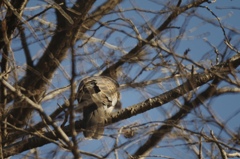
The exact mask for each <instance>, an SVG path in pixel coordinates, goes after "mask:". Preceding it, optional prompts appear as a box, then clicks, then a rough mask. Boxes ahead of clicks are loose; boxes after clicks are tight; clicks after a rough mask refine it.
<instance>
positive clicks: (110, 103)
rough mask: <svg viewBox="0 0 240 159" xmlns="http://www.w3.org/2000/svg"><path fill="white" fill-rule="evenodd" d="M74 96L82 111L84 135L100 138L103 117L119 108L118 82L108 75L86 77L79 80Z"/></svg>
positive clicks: (102, 128) (89, 137)
mask: <svg viewBox="0 0 240 159" xmlns="http://www.w3.org/2000/svg"><path fill="white" fill-rule="evenodd" d="M76 98H77V100H78V103H79V104H78V107H79V109H81V110H82V112H83V135H84V137H85V138H87V139H100V138H102V136H103V133H104V122H105V119H106V118H107V117H108V116H109V115H110V114H111V113H112V112H113V111H114V110H116V109H120V108H121V101H120V92H119V84H118V83H117V81H115V80H114V79H112V78H111V77H108V76H91V77H87V78H84V79H83V80H82V81H81V82H80V84H79V87H78V91H77V95H76Z"/></svg>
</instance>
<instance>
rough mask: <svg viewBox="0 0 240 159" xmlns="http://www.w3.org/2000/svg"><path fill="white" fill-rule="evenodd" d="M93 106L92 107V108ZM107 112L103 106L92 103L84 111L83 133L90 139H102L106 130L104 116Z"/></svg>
mask: <svg viewBox="0 0 240 159" xmlns="http://www.w3.org/2000/svg"><path fill="white" fill-rule="evenodd" d="M90 107H91V108H90ZM105 116H106V112H105V110H104V108H103V107H97V106H96V105H91V106H89V107H88V109H84V111H83V123H84V124H83V128H84V129H85V130H84V131H83V135H84V136H85V137H86V138H88V139H100V138H101V137H102V135H103V132H104V118H105Z"/></svg>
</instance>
